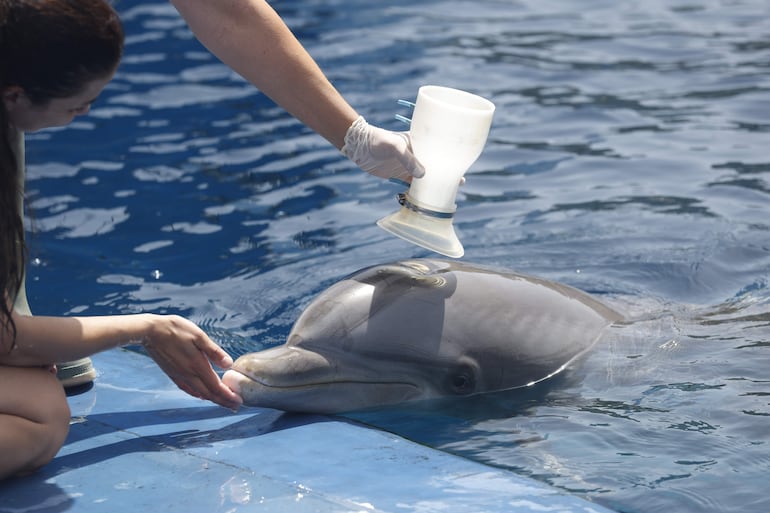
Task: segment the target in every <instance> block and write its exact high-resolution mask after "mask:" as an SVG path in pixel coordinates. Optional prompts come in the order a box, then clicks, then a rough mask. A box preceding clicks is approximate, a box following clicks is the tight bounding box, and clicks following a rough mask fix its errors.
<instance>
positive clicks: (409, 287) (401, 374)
mask: <svg viewBox="0 0 770 513" xmlns="http://www.w3.org/2000/svg"><path fill="white" fill-rule="evenodd" d="M621 319H622V316H621V315H620V314H618V313H617V312H615V311H614V310H612V309H611V308H609V307H607V306H605V305H604V304H602V303H600V302H599V301H597V300H596V299H594V298H593V297H591V296H589V295H588V294H586V293H584V292H581V291H579V290H576V289H574V288H571V287H568V286H566V285H562V284H559V283H554V282H549V281H546V280H543V279H540V278H536V277H531V276H526V275H522V274H518V273H514V272H511V271H501V270H494V269H489V268H485V267H481V266H475V265H471V264H467V263H461V262H448V261H443V260H433V259H415V260H406V261H402V262H396V263H392V264H385V265H377V266H373V267H369V268H366V269H363V270H361V271H358V272H357V273H355V274H353V275H350V276H349V277H347V278H345V279H343V280H341V281H339V282H337V283H335V284H334V285H332V286H331V287H329V288H328V289H327V290H325V291H324V292H322V293H321V294H319V295H318V296H317V297H316V298H315V299H314V300H313V301H312V302H311V303H310V304H309V305H308V307H307V308H306V309H305V310H304V311H303V312H302V314H301V315H300V316H299V318H298V319H297V321H296V322H295V324H294V326H293V327H292V330H291V332H290V333H289V336H288V339H287V341H286V343H285V344H283V345H280V346H277V347H273V348H270V349H266V350H264V351H259V352H255V353H249V354H246V355H243V356H241V357H240V358H238V359H237V360H236V361H235V363H234V364H233V367H232V369H231V370H229V371H227V372H226V373H225V375H224V376H223V380H224V382H225V384H227V385H228V386H229V387H230V388H232V389H233V390H234V391H236V392H237V393H239V394H240V395H241V397H242V398H243V400H244V404H246V405H250V406H263V407H269V408H275V409H280V410H286V411H302V412H313V413H339V412H347V411H354V410H362V409H367V408H372V407H378V406H385V405H393V404H398V403H402V402H407V401H415V400H421V399H434V398H442V397H456V396H468V395H473V394H479V393H486V392H493V391H500V390H506V389H511V388H517V387H522V386H526V385H530V384H532V383H535V382H537V381H540V380H543V379H548V378H549V377H551V376H553V375H554V374H556V373H558V372H560V371H561V370H562V369H564V368H565V367H566V366H567V365H568V364H569V363H570V362H572V361H573V360H574V359H575V358H576V357H577V356H579V355H580V354H581V353H583V352H585V351H587V350H588V349H590V347H591V346H592V345H593V344H594V343H595V342H596V341H597V340H598V339H599V337H600V336H601V335H602V333H603V332H604V330H605V329H606V328H607V327H608V326H610V325H611V324H613V323H614V322H616V321H619V320H621Z"/></svg>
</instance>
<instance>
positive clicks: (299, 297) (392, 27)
mask: <svg viewBox="0 0 770 513" xmlns="http://www.w3.org/2000/svg"><path fill="white" fill-rule="evenodd" d="M273 5H274V7H275V8H276V9H277V10H278V11H279V12H280V13H281V14H282V15H283V16H284V18H285V19H286V21H287V22H288V23H289V24H290V26H291V27H292V29H293V30H294V31H295V33H296V34H297V35H298V37H299V38H300V39H301V40H302V42H303V43H304V44H305V45H306V47H307V48H308V50H309V51H310V52H311V54H312V55H313V56H314V57H315V58H316V59H317V60H318V61H319V62H320V64H321V65H322V67H323V68H324V69H325V70H326V71H327V73H328V75H329V77H330V79H331V80H332V81H333V82H334V83H335V85H336V86H337V87H338V88H339V89H340V91H341V92H342V93H343V94H344V95H345V97H346V98H347V99H348V100H349V101H350V103H351V104H353V105H354V106H355V107H356V108H357V109H358V110H359V112H360V113H361V114H363V115H364V116H366V117H367V119H368V120H369V121H370V122H371V123H374V124H377V125H379V126H382V127H385V128H389V129H394V130H402V129H404V128H405V126H404V125H403V124H401V123H400V122H399V121H397V120H396V119H395V118H394V116H395V114H401V115H406V116H408V115H409V112H408V110H407V109H405V108H404V107H402V106H400V105H399V104H398V103H397V100H398V99H407V100H413V99H414V97H415V95H416V91H417V89H418V87H419V86H421V85H424V84H438V85H446V86H451V87H457V88H460V89H465V90H468V91H471V92H474V93H476V94H479V95H481V96H484V97H486V98H489V99H490V100H492V101H493V102H494V103H495V104H496V106H497V110H496V113H495V119H494V123H493V127H492V130H491V133H490V138H489V141H488V144H487V147H486V149H485V151H484V153H483V154H482V156H481V158H480V159H479V160H478V161H477V163H476V164H475V165H474V166H473V168H472V169H471V171H470V172H469V173H468V175H466V178H467V183H466V184H465V185H464V186H463V187H461V189H460V192H459V194H458V214H457V216H456V220H455V226H456V227H457V229H458V232H459V233H460V238H461V240H462V242H463V245H464V246H465V250H466V254H465V257H464V260H466V261H469V262H477V263H480V264H486V265H496V266H501V267H507V268H511V269H515V270H517V271H519V272H524V273H530V274H535V275H538V276H541V277H544V278H548V279H552V280H557V281H562V282H565V283H568V284H570V285H573V286H576V287H579V288H581V289H583V290H586V291H589V292H591V293H593V294H596V295H597V296H598V297H600V298H601V299H603V300H604V301H606V302H607V303H608V304H611V305H613V306H614V307H616V308H618V309H620V310H622V311H624V312H625V313H626V314H627V317H628V319H629V320H628V322H627V323H624V324H622V325H619V326H617V327H615V328H613V330H612V333H611V334H610V336H609V337H607V339H605V340H602V341H600V343H599V344H597V346H596V347H595V348H594V350H593V351H592V352H591V353H590V354H588V355H587V356H586V357H585V358H583V359H582V360H581V361H580V362H578V363H577V364H576V365H574V366H573V367H572V368H571V369H569V370H568V372H566V373H565V374H564V375H562V376H559V377H558V378H557V379H555V380H553V381H552V382H550V383H546V384H543V385H542V386H537V387H534V388H532V389H528V390H524V391H512V392H506V393H503V394H495V395H493V396H489V397H483V398H474V399H473V400H465V401H456V402H452V403H449V404H435V405H421V406H420V407H413V406H410V407H403V408H400V409H397V410H395V411H394V410H389V411H382V412H375V413H367V414H359V415H357V416H355V417H356V418H358V419H359V420H363V421H365V422H367V423H370V424H372V425H374V426H376V427H378V428H380V429H385V430H390V431H393V432H396V433H398V434H400V435H402V436H405V437H407V438H411V439H414V440H417V441H419V442H421V443H424V444H426V445H429V446H432V447H435V448H437V449H440V450H444V451H448V452H452V453H455V454H459V455H462V456H464V457H467V458H470V459H473V460H477V461H480V462H483V463H486V464H489V465H492V466H497V467H502V468H506V469H511V470H513V471H515V472H517V473H519V474H521V475H526V476H531V477H534V478H536V479H538V480H540V481H543V482H545V483H548V484H551V485H553V486H555V487H558V488H560V489H563V490H567V491H570V492H573V493H575V494H577V495H580V496H583V497H587V498H589V499H591V500H592V501H594V502H597V503H599V504H602V505H604V506H606V507H609V508H611V509H615V510H617V511H623V512H645V513H647V512H657V511H688V512H697V511H704V512H705V511H708V512H727V511H735V510H737V509H739V508H740V509H741V511H745V512H748V511H757V512H760V511H762V512H764V511H767V510H768V507H770V500H769V499H767V497H766V492H765V483H766V473H767V469H768V468H770V447H768V441H769V440H768V433H770V378H769V377H768V375H767V369H768V368H770V313H769V311H770V310H769V308H768V303H770V287H769V284H768V270H769V269H770V221H768V200H769V199H770V181H769V176H768V175H769V174H770V160H768V152H767V148H768V147H770V36H769V34H770V16H769V15H770V4H768V3H767V2H766V1H764V0H745V1H741V0H722V1H719V0H688V1H674V0H672V1H661V0H652V1H645V2H629V1H625V2H617V1H609V0H585V1H581V2H569V1H566V0H547V1H543V0H521V1H502V0H499V1H494V0H477V1H473V2H470V1H468V2H460V1H430V0H426V1H423V2H406V1H401V0H396V1H393V2H387V3H384V4H383V3H377V2H367V1H363V0H348V1H346V2H341V1H328V0H327V1H323V2H322V1H319V0H305V1H300V0H296V1H276V2H273ZM116 6H117V8H118V10H119V11H120V12H121V15H122V16H123V20H124V23H125V26H126V33H127V35H128V39H127V45H126V51H125V58H124V61H123V64H122V65H121V68H120V69H119V72H118V74H117V76H116V78H115V80H114V81H113V82H112V83H111V84H110V85H109V86H108V89H107V90H106V91H105V92H104V93H103V95H102V96H101V97H100V99H99V100H98V101H97V103H96V104H95V106H94V108H93V110H92V112H91V113H90V114H89V115H88V116H86V117H83V118H79V119H78V120H77V121H76V122H75V123H73V124H72V125H71V126H69V127H66V128H64V129H56V130H48V131H45V132H40V133H37V134H29V135H28V140H27V152H28V161H29V170H28V178H29V179H28V183H27V193H28V200H27V201H28V206H29V208H30V223H29V224H30V228H31V235H30V248H31V256H32V259H33V260H32V263H31V265H30V269H29V277H28V289H29V296H30V302H31V305H32V309H33V311H34V312H35V313H37V314H56V315H59V314H80V315H96V314H108V313H110V314H111V313H129V312H138V311H145V310H149V311H155V312H173V313H180V314H183V315H186V316H188V317H190V318H191V319H193V320H194V321H195V322H197V323H198V324H200V325H201V326H202V327H203V328H204V329H206V330H207V331H208V332H209V333H210V334H211V336H212V337H213V338H214V339H215V340H217V341H219V342H220V343H222V344H223V345H224V346H225V347H226V348H227V349H228V350H229V351H230V352H231V353H232V354H233V355H238V354H241V353H243V352H246V351H250V350H256V349H260V348H263V347H267V346H271V345H275V344H279V343H282V342H283V341H284V338H285V336H286V334H287V333H288V331H289V329H290V327H291V324H292V322H293V321H294V319H295V318H296V316H297V315H298V314H299V312H300V311H301V309H302V307H303V306H305V305H306V304H307V303H308V302H309V301H310V300H311V299H312V297H313V296H314V295H315V294H317V293H318V292H320V291H321V290H323V289H324V288H325V287H327V286H328V285H330V284H331V283H333V282H334V281H336V280H337V279H339V278H341V277H342V276H344V275H347V274H349V273H351V272H353V271H355V270H357V269H359V268H362V267H365V266H368V265H373V264H378V263H383V262H385V261H390V260H397V259H401V258H410V257H419V256H433V255H432V254H430V253H429V252H427V251H424V250H422V249H420V248H418V247H416V246H412V245H409V244H408V243H405V242H403V241H401V240H399V239H397V238H395V237H393V236H391V235H389V234H387V233H386V232H384V231H382V230H381V229H379V228H378V227H377V226H376V225H375V222H376V220H377V219H379V218H381V217H383V216H385V215H387V214H388V213H390V212H392V211H393V210H395V209H396V208H397V204H396V201H395V199H394V197H395V194H396V193H398V192H401V188H399V187H397V186H395V185H393V184H390V183H388V182H384V181H381V180H377V179H374V178H371V177H369V176H368V175H366V174H365V173H362V172H361V171H359V170H357V169H356V168H355V167H354V166H353V165H352V164H351V163H349V162H348V161H346V160H345V159H344V158H342V157H341V156H340V154H339V152H338V151H337V150H336V149H334V148H333V147H331V146H329V145H328V144H327V143H326V142H325V141H324V140H323V139H321V138H320V137H319V136H317V135H316V134H314V133H312V132H310V131H309V130H308V129H307V128H305V127H303V126H302V125H301V124H300V123H298V122H297V121H295V120H293V119H292V118H291V117H289V116H288V115H287V114H286V113H285V112H283V111H282V110H281V109H280V108H278V107H276V106H275V105H274V104H273V103H272V102H270V101H269V100H268V99H266V98H265V97H264V96H262V95H261V94H259V93H258V92H257V91H256V90H255V89H254V88H253V87H252V86H250V85H248V84H246V83H245V82H243V81H242V80H241V79H240V78H239V77H238V76H237V75H235V74H234V73H233V72H231V71H230V70H229V69H228V68H227V67H225V66H223V65H222V64H220V63H219V62H218V61H217V60H216V59H215V58H214V57H212V56H211V55H210V54H209V53H208V52H207V51H206V50H205V49H204V48H203V47H202V46H201V45H200V44H199V43H198V42H197V41H196V40H195V39H194V38H193V37H192V36H191V34H190V32H189V30H188V29H187V27H186V25H185V23H184V22H183V21H182V20H181V19H180V18H179V16H178V15H177V14H176V11H175V10H174V9H173V7H172V6H171V5H170V4H169V3H167V2H163V1H159V0H144V1H142V0H121V1H120V2H118V3H117V4H116ZM265 72H266V73H267V72H269V70H265Z"/></svg>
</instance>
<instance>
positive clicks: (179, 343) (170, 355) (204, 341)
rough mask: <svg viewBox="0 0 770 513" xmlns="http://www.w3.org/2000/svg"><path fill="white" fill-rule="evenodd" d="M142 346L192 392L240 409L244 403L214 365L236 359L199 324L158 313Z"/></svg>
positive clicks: (183, 386) (188, 391)
mask: <svg viewBox="0 0 770 513" xmlns="http://www.w3.org/2000/svg"><path fill="white" fill-rule="evenodd" d="M153 319H154V322H153V323H152V327H151V330H150V334H149V335H148V336H147V337H146V338H145V339H144V340H143V342H142V345H143V346H144V348H145V349H146V350H147V352H148V353H149V354H150V356H151V357H152V359H153V360H155V362H156V363H157V364H158V366H159V367H160V368H161V369H163V371H164V372H165V373H166V374H167V375H168V376H169V377H170V378H171V380H172V381H173V382H174V383H176V385H177V386H178V387H179V388H181V389H182V390H184V391H185V392H187V393H188V394H190V395H192V396H194V397H198V398H200V399H206V400H209V401H212V402H215V403H217V404H219V405H221V406H224V407H225V408H229V409H231V410H237V409H238V408H239V407H240V405H241V403H242V402H243V401H242V399H241V398H240V396H238V395H237V394H235V393H234V392H233V391H232V390H230V389H229V388H228V387H227V386H226V385H225V384H224V383H222V381H221V380H220V379H219V376H218V375H217V373H216V372H215V371H214V369H213V368H212V367H211V363H210V362H213V363H214V364H215V365H217V366H218V367H220V368H223V369H229V368H230V366H231V365H232V364H233V360H232V358H230V355H228V354H227V353H226V352H225V351H224V350H223V349H222V348H221V347H219V346H218V345H217V344H216V343H214V341H212V340H211V339H210V338H209V337H208V336H207V335H206V334H205V333H204V332H203V331H202V330H201V329H200V328H198V326H196V325H195V324H193V323H192V322H190V321H189V320H187V319H185V318H183V317H179V316H176V315H162V316H155V317H154V318H153Z"/></svg>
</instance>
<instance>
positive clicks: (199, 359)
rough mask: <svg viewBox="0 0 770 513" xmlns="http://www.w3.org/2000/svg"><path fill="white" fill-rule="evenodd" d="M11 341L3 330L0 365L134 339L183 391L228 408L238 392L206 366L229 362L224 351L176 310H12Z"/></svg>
mask: <svg viewBox="0 0 770 513" xmlns="http://www.w3.org/2000/svg"><path fill="white" fill-rule="evenodd" d="M13 319H14V322H15V323H16V341H15V342H16V343H15V346H13V349H11V350H8V348H9V346H10V339H9V335H8V333H6V332H3V337H2V342H3V343H2V344H0V345H1V346H2V349H0V365H12V366H34V365H46V364H51V363H54V362H61V361H68V360H75V359H78V358H82V357H84V356H90V355H92V354H95V353H98V352H100V351H104V350H107V349H111V348H115V347H119V346H122V345H126V344H129V343H140V344H142V345H143V346H144V347H145V349H147V351H148V352H149V353H150V356H152V358H153V359H154V360H155V362H156V363H157V364H158V365H159V366H160V367H161V369H163V371H164V372H165V373H166V374H168V376H169V377H170V378H171V379H172V380H173V381H174V383H176V385H177V386H178V387H179V388H181V389H182V390H184V391H185V392H187V393H189V394H190V395H193V396H195V397H199V398H201V399H207V400H210V401H213V402H215V403H217V404H220V405H222V406H225V407H228V408H237V407H238V406H239V405H240V402H241V401H240V398H239V397H238V396H237V395H236V394H234V393H233V392H232V391H231V390H230V389H228V388H227V387H226V386H225V385H224V384H223V383H222V382H221V380H220V379H219V376H218V375H217V374H216V372H214V369H213V368H212V367H211V363H209V362H213V363H214V364H215V365H217V366H219V367H221V368H224V369H227V368H229V367H230V366H231V365H232V358H230V356H229V355H227V353H225V351H223V350H222V349H221V348H220V347H219V346H218V345H216V344H215V343H214V342H213V341H212V340H211V339H209V337H208V336H207V335H206V334H205V333H204V332H203V331H202V330H201V329H200V328H198V327H197V326H196V325H195V324H193V323H192V322H190V321H188V320H187V319H184V318H182V317H179V316H176V315H154V314H136V315H115V316H103V317H46V316H31V315H21V314H18V313H14V315H13Z"/></svg>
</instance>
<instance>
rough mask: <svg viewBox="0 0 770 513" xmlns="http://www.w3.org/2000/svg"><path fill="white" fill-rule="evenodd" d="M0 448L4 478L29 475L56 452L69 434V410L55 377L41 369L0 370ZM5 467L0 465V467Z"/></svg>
mask: <svg viewBox="0 0 770 513" xmlns="http://www.w3.org/2000/svg"><path fill="white" fill-rule="evenodd" d="M0 383H8V384H12V386H2V387H0V417H2V424H3V426H2V431H3V433H2V436H0V445H2V446H3V447H2V449H3V452H4V453H5V454H6V455H8V456H9V457H8V458H6V461H5V463H6V464H7V465H8V468H5V469H2V470H4V471H5V472H3V471H2V470H0V474H3V473H5V474H6V475H14V474H25V473H29V472H33V471H34V470H36V469H38V468H39V467H42V466H43V465H45V464H46V463H48V462H50V461H51V460H52V459H53V458H54V456H56V453H58V452H59V449H61V447H62V445H64V440H65V439H66V438H67V434H68V432H69V422H70V409H69V405H68V404H67V398H66V396H65V394H64V390H63V388H62V386H61V384H60V383H59V381H58V379H57V378H56V376H54V375H53V374H51V373H49V372H46V371H44V370H38V369H30V368H13V367H0ZM3 466H5V465H2V464H0V467H3Z"/></svg>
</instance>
